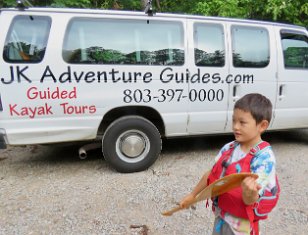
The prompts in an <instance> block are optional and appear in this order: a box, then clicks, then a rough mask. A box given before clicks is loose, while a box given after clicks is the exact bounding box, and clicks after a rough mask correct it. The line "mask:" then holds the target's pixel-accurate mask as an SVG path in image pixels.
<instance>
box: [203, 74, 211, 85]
mask: <svg viewBox="0 0 308 235" xmlns="http://www.w3.org/2000/svg"><path fill="white" fill-rule="evenodd" d="M210 76H211V75H210V74H209V73H205V74H203V76H202V83H208V82H209V81H210Z"/></svg>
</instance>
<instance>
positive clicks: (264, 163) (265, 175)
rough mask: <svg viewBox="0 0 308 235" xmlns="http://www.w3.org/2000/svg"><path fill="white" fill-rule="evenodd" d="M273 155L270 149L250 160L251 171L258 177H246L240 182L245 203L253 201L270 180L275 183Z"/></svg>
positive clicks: (248, 203)
mask: <svg viewBox="0 0 308 235" xmlns="http://www.w3.org/2000/svg"><path fill="white" fill-rule="evenodd" d="M275 162H276V161H275V156H274V154H273V152H272V151H271V149H268V151H265V152H263V153H262V154H260V155H258V156H257V157H256V158H254V159H253V161H252V162H251V171H252V172H253V173H255V174H258V176H259V178H258V179H253V178H251V177H247V178H246V179H245V180H244V181H243V182H242V185H241V186H242V191H243V194H242V197H243V201H244V203H245V204H246V205H251V204H253V203H255V202H256V201H257V200H258V199H259V196H260V195H262V194H263V192H264V190H265V188H266V187H267V186H268V185H269V184H270V182H271V181H273V182H274V184H275V165H276V164H275Z"/></svg>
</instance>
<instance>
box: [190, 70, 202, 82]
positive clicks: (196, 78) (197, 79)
mask: <svg viewBox="0 0 308 235" xmlns="http://www.w3.org/2000/svg"><path fill="white" fill-rule="evenodd" d="M190 81H191V83H200V69H198V72H197V73H195V74H194V75H192V77H191V80H190Z"/></svg>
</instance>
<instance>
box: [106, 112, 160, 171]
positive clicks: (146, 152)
mask: <svg viewBox="0 0 308 235" xmlns="http://www.w3.org/2000/svg"><path fill="white" fill-rule="evenodd" d="M102 147H103V155H104V158H105V160H106V162H108V163H109V164H110V165H111V166H112V167H113V168H114V169H115V170H117V171H118V172H122V173H130V172H137V171H143V170H145V169H147V168H149V167H150V166H151V165H152V164H153V163H154V162H155V161H156V159H157V158H158V156H159V154H160V152H161V147H162V143H161V136H160V133H159V131H158V129H157V128H156V126H155V125H154V124H153V123H152V122H150V121H149V120H147V119H145V118H143V117H140V116H125V117H121V118H119V119H117V120H115V121H114V122H113V123H111V124H110V126H109V127H108V128H107V130H106V131H105V134H104V137H103V140H102Z"/></svg>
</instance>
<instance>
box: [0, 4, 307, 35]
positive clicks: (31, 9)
mask: <svg viewBox="0 0 308 235" xmlns="http://www.w3.org/2000/svg"><path fill="white" fill-rule="evenodd" d="M1 11H20V12H34V13H39V12H46V13H70V14H74V13H76V14H97V15H101V14H104V15H122V16H123V15H127V16H140V17H146V16H147V14H146V13H145V12H142V11H124V10H105V9H81V8H51V7H28V8H25V9H22V10H21V9H18V8H0V12H1ZM155 16H158V17H166V18H177V19H193V20H210V21H221V22H234V23H254V24H259V25H272V26H282V27H292V28H298V29H304V30H307V29H306V28H305V27H304V26H300V25H295V24H288V23H279V22H272V21H262V20H254V19H241V18H231V17H230V18H229V17H220V16H202V15H191V14H179V13H155V14H154V16H148V17H149V18H152V17H155Z"/></svg>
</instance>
